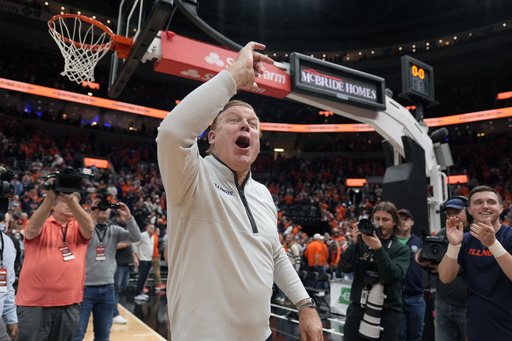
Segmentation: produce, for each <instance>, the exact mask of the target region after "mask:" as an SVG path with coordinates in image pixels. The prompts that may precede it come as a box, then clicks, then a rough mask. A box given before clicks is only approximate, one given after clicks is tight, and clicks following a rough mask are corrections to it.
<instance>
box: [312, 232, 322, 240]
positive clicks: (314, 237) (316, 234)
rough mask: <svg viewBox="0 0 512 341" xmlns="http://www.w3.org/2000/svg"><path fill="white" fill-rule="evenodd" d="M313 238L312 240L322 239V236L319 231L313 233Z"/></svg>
mask: <svg viewBox="0 0 512 341" xmlns="http://www.w3.org/2000/svg"><path fill="white" fill-rule="evenodd" d="M313 239H314V240H319V239H320V240H323V239H324V237H323V236H322V235H321V234H320V233H315V234H314V235H313Z"/></svg>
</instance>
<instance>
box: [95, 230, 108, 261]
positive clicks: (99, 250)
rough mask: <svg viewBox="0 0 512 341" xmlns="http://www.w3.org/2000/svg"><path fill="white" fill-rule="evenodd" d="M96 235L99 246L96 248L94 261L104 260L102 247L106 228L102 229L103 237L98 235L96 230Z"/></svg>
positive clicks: (98, 231) (98, 232)
mask: <svg viewBox="0 0 512 341" xmlns="http://www.w3.org/2000/svg"><path fill="white" fill-rule="evenodd" d="M96 233H97V234H98V239H99V240H100V246H97V247H96V260H105V258H106V255H105V247H104V246H103V239H104V238H105V235H106V234H107V226H105V228H103V235H101V234H100V229H98V228H97V229H96Z"/></svg>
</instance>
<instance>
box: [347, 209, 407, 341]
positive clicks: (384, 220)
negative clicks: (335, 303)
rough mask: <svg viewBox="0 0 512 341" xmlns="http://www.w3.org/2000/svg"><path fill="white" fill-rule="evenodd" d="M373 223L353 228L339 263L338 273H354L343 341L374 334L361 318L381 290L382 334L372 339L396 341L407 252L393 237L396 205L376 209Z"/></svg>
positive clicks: (398, 220) (363, 223)
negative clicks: (350, 240)
mask: <svg viewBox="0 0 512 341" xmlns="http://www.w3.org/2000/svg"><path fill="white" fill-rule="evenodd" d="M372 221H373V224H372V222H371V221H369V220H364V221H360V222H359V223H358V224H357V226H355V227H354V230H353V236H354V239H353V243H352V244H350V245H349V246H348V247H347V249H346V250H345V252H343V253H342V254H341V257H340V261H339V263H338V269H339V270H340V271H342V272H354V281H353V282H352V289H351V293H350V299H351V301H352V304H351V305H350V306H349V307H348V309H347V317H346V320H345V328H344V331H345V335H344V340H347V341H354V340H365V338H364V337H363V336H360V333H361V332H362V333H363V335H368V334H372V333H373V332H375V330H369V329H371V328H372V327H371V326H369V324H367V323H365V321H363V317H364V316H365V311H366V310H368V309H371V308H370V304H372V306H373V305H375V304H374V303H375V302H374V297H373V296H374V295H372V293H373V292H372V291H373V289H375V288H377V289H378V288H381V289H382V290H383V294H384V295H386V297H385V300H383V304H382V306H381V309H382V311H381V312H380V314H381V317H380V327H382V328H383V330H382V332H380V333H379V331H378V330H377V332H376V333H375V334H376V337H375V338H374V339H378V340H394V341H398V340H400V328H401V321H402V320H401V313H402V281H403V280H404V278H405V273H406V272H407V269H408V267H409V257H410V252H409V248H408V247H407V246H405V245H404V244H402V243H400V242H399V241H398V240H397V238H396V235H395V232H396V231H397V230H398V228H399V227H400V225H401V220H400V216H399V214H398V210H397V208H396V207H395V205H393V204H392V203H391V202H381V203H379V204H378V205H376V206H375V208H374V209H373V212H372ZM368 225H369V226H368ZM368 227H370V228H368ZM362 231H364V232H365V233H367V234H364V233H362ZM368 293H369V295H368ZM381 296H383V295H381ZM365 298H367V299H365ZM367 303H368V304H367ZM360 327H361V328H360ZM374 329H378V328H374ZM379 334H380V335H379Z"/></svg>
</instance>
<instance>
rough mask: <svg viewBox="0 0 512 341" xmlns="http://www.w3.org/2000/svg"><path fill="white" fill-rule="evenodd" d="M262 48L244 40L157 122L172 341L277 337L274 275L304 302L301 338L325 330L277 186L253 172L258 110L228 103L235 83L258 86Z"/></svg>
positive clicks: (319, 334)
mask: <svg viewBox="0 0 512 341" xmlns="http://www.w3.org/2000/svg"><path fill="white" fill-rule="evenodd" d="M264 48H265V46H264V45H262V44H258V43H254V42H251V43H249V44H247V45H246V46H245V47H244V48H243V49H242V50H241V51H240V53H239V54H238V57H237V60H236V61H235V63H233V64H232V65H230V66H229V67H228V68H227V70H225V71H222V72H220V73H219V74H218V75H217V76H216V77H214V78H213V79H211V80H210V81H209V82H207V83H205V84H203V85H201V86H200V87H199V88H197V89H196V90H194V91H193V92H192V93H191V94H189V95H188V96H187V97H186V98H185V99H184V100H183V101H181V103H180V104H179V105H178V106H177V107H176V108H175V109H174V110H173V111H172V112H171V113H169V114H168V115H167V117H166V118H165V119H164V120H163V122H162V124H161V126H160V128H159V132H158V137H157V143H158V162H159V166H160V172H161V176H162V179H163V182H164V186H165V190H166V193H167V213H168V229H167V235H168V240H169V245H168V250H169V251H168V252H169V253H168V260H169V278H168V283H167V288H168V289H167V294H168V309H169V319H170V332H171V337H172V340H173V341H180V340H186V341H194V340H201V341H202V340H247V341H252V340H254V341H265V340H272V335H271V330H270V327H269V317H270V299H271V296H272V285H273V282H274V281H275V283H276V284H277V285H278V286H279V287H280V288H281V289H282V290H283V291H284V292H285V294H286V296H288V297H289V298H290V299H291V300H292V301H293V302H294V303H295V304H296V305H297V307H298V309H299V328H300V332H301V335H302V338H303V340H321V339H322V324H321V321H320V318H319V317H318V314H317V312H316V309H314V307H312V304H311V303H310V302H311V300H310V298H309V296H308V294H307V292H306V290H305V289H304V287H303V285H302V283H301V281H300V279H299V277H298V276H297V273H296V271H295V269H293V267H292V265H291V264H290V261H289V260H288V257H287V256H286V253H285V252H284V249H283V247H282V246H281V244H280V242H279V238H278V233H277V212H276V208H275V205H274V203H273V201H272V198H271V195H270V193H269V191H268V190H267V188H266V187H265V186H263V185H262V184H260V183H258V182H256V181H254V180H253V179H252V178H251V173H250V167H251V164H252V163H253V162H254V160H255V159H256V157H257V156H258V153H259V149H260V141H259V139H260V135H261V130H260V122H259V119H258V117H257V116H256V114H255V112H254V110H253V109H252V107H251V106H250V105H248V104H247V103H245V102H240V101H236V102H230V103H229V104H228V105H226V103H228V101H229V99H230V98H231V97H232V96H234V95H235V94H236V91H237V90H239V89H241V88H252V87H257V86H256V84H255V82H254V80H255V77H257V76H258V75H260V74H262V73H263V71H264V69H263V65H262V63H263V62H265V63H273V61H272V60H271V59H270V58H268V57H266V56H264V55H262V54H259V53H257V52H255V51H254V50H255V49H264ZM225 105H226V107H225V108H224V106H225ZM223 108H224V109H223ZM219 113H220V114H219ZM217 115H218V116H217ZM214 119H215V121H214V122H213V123H212V128H211V130H210V132H209V135H208V139H209V142H210V149H209V152H210V155H209V156H207V157H206V158H204V159H203V158H202V157H201V156H200V154H199V149H198V145H197V141H196V137H197V136H199V135H201V133H202V132H203V131H204V130H205V129H206V128H207V127H208V125H209V124H210V123H211V122H212V121H213V120H214Z"/></svg>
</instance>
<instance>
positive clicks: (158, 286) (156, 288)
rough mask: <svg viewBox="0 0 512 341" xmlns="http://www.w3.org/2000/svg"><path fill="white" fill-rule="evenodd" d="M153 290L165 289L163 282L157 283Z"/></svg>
mask: <svg viewBox="0 0 512 341" xmlns="http://www.w3.org/2000/svg"><path fill="white" fill-rule="evenodd" d="M155 290H156V291H161V290H165V284H162V285H157V286H156V287H155Z"/></svg>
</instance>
